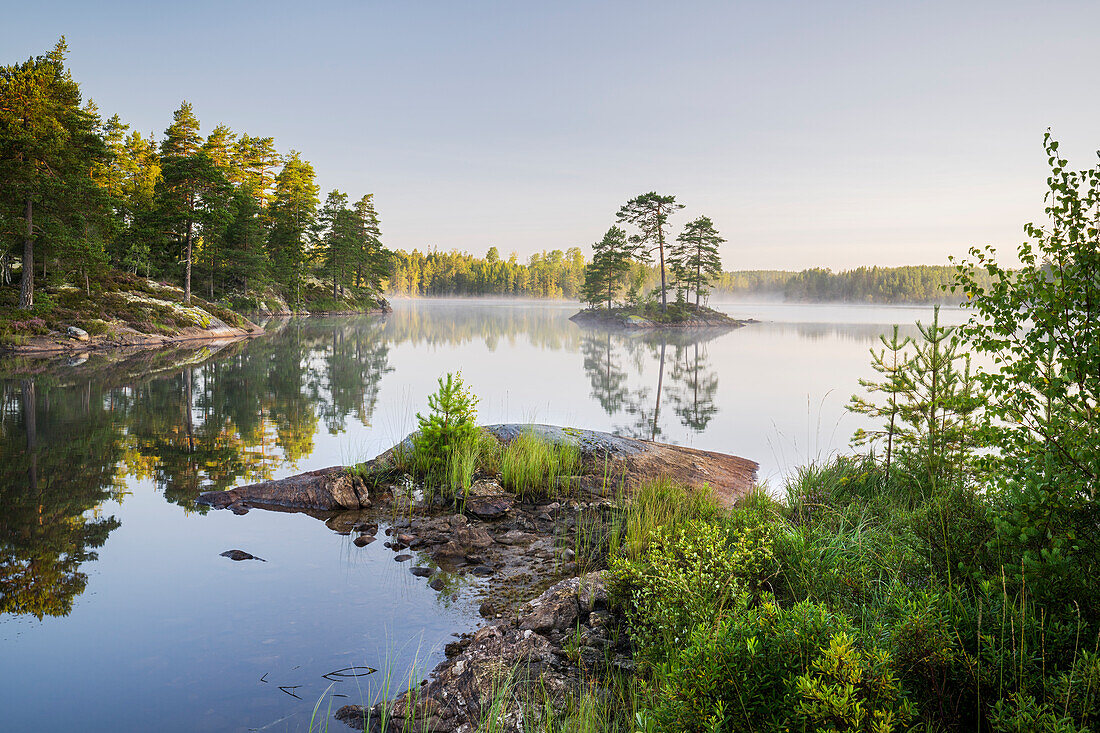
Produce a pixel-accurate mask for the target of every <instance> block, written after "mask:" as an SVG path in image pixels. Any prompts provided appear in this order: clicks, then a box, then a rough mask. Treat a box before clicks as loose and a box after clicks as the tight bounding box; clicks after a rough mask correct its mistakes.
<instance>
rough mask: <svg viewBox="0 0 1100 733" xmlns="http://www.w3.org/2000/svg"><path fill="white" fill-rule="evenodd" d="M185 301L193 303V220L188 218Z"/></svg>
mask: <svg viewBox="0 0 1100 733" xmlns="http://www.w3.org/2000/svg"><path fill="white" fill-rule="evenodd" d="M183 302H184V304H185V305H191V220H190V219H188V220H187V270H186V272H185V274H184V276H183Z"/></svg>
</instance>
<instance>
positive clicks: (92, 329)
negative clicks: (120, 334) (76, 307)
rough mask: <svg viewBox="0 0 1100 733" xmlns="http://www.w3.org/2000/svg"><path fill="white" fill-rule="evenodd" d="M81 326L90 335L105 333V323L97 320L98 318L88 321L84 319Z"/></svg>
mask: <svg viewBox="0 0 1100 733" xmlns="http://www.w3.org/2000/svg"><path fill="white" fill-rule="evenodd" d="M83 328H84V330H85V331H87V332H88V334H89V335H91V336H99V335H100V334H104V333H107V323H106V322H105V321H101V320H99V319H98V318H95V319H92V320H90V321H85V322H84V324H83Z"/></svg>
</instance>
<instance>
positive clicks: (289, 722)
mask: <svg viewBox="0 0 1100 733" xmlns="http://www.w3.org/2000/svg"><path fill="white" fill-rule="evenodd" d="M718 307H720V308H721V309H722V310H725V311H727V312H729V313H731V314H732V315H734V316H736V317H753V318H756V319H758V320H760V321H762V322H761V323H758V324H753V325H750V326H747V327H745V328H741V329H737V330H733V331H729V332H725V333H715V332H707V333H694V334H686V333H684V334H673V335H671V336H668V337H662V336H660V335H658V334H633V335H631V334H623V333H608V332H606V331H598V330H592V331H586V330H582V329H581V328H579V327H577V326H575V325H574V324H573V323H571V322H570V321H569V320H568V316H569V315H570V314H571V313H573V312H574V311H575V306H572V305H569V304H544V303H534V304H533V303H530V302H506V301H497V302H492V301H452V302H447V301H416V302H409V301H399V302H398V303H396V304H395V310H394V313H392V314H391V315H389V316H388V317H386V318H378V317H343V318H331V319H305V320H295V321H289V322H285V323H272V324H269V330H270V331H272V332H273V333H272V334H271V335H269V336H265V337H263V338H260V339H256V340H253V341H248V342H242V343H237V344H231V345H228V346H225V347H223V348H220V349H219V348H217V347H204V348H202V349H199V350H197V351H188V350H171V349H169V350H160V351H157V352H154V353H146V354H139V355H136V356H131V357H128V358H122V357H119V356H118V355H112V356H110V357H107V358H106V359H104V358H103V357H98V356H93V357H91V358H89V359H88V360H87V361H83V360H82V359H80V358H78V359H73V360H70V363H62V364H52V365H44V364H42V363H38V362H28V361H8V362H6V363H0V373H3V374H7V375H9V378H7V379H4V380H3V381H2V382H0V611H2V612H0V710H3V711H4V713H3V719H4V720H3V726H2V727H3V728H4V729H9V730H54V729H57V730H60V729H67V728H79V729H82V730H86V731H99V730H104V731H106V730H119V729H125V730H130V729H152V728H156V729H158V730H163V731H173V730H179V731H186V730H204V731H222V730H280V731H282V730H288V731H291V730H307V729H308V728H309V722H310V717H311V715H312V713H313V710H314V706H315V705H317V704H318V702H319V704H320V712H319V713H318V716H319V717H320V718H321V719H326V718H329V717H330V715H328V714H326V711H327V710H328V709H329V708H330V706H331V709H333V710H335V708H336V707H338V706H340V705H342V704H346V703H348V702H370V701H371V700H372V698H374V697H375V696H377V695H378V694H379V692H380V688H381V687H382V685H383V680H384V678H385V674H386V670H389V671H390V676H391V678H397V681H394V682H393V683H392V686H393V689H397V688H399V687H400V680H401V679H406V680H407V679H408V675H409V674H410V669H414V668H419V669H421V670H424V669H427V668H430V667H431V666H434V664H435V663H436V662H437V661H438V660H439V659H440V658H441V657H442V651H441V650H442V646H443V644H445V643H446V642H447V641H448V640H449V639H450V638H451V634H452V633H453V632H456V631H459V630H464V629H468V628H470V627H471V626H472V625H473V624H474V623H475V620H474V619H475V617H476V614H475V613H474V612H473V610H472V609H471V608H470V607H469V604H468V603H466V602H464V598H461V597H460V598H459V599H458V600H457V601H454V602H452V601H451V600H450V596H449V595H446V594H445V595H440V594H437V593H435V592H434V591H432V590H430V589H428V588H427V587H426V585H425V581H424V580H423V579H420V578H416V577H414V576H412V575H411V574H410V573H409V567H408V565H407V564H402V563H395V562H394V561H393V553H392V552H391V551H390V550H387V549H385V548H384V547H382V542H381V541H379V542H376V543H374V544H372V545H369V546H367V547H366V548H362V549H360V548H356V547H354V546H353V545H352V544H351V542H350V538H349V537H347V536H342V535H339V534H336V533H334V532H333V531H331V530H330V529H329V528H328V527H326V525H325V524H324V523H322V522H320V521H318V520H317V519H314V518H312V517H309V516H306V515H302V514H283V513H274V512H263V511H258V510H257V511H252V512H251V513H249V514H248V515H246V516H235V515H233V514H230V513H228V512H209V513H202V512H198V511H196V510H195V508H194V499H195V497H196V496H197V495H198V493H199V492H200V491H205V490H209V489H214V488H228V487H230V486H233V485H240V484H243V483H248V482H250V481H255V480H260V479H264V478H273V477H274V478H277V477H282V476H287V475H291V474H294V473H297V472H300V471H305V470H311V469H315V468H321V467H324V466H329V465H333V464H342V463H349V462H352V461H356V460H361V459H364V458H369V457H371V456H373V455H375V454H377V453H378V452H380V451H382V450H384V449H385V448H388V447H389V446H390V445H392V444H393V443H394V442H396V441H397V440H399V439H400V438H401V437H403V436H404V435H405V434H407V433H408V432H409V431H411V430H412V429H413V427H414V426H415V422H416V417H415V414H416V412H417V411H418V410H424V409H425V407H426V395H427V394H428V393H429V392H431V391H432V390H433V389H434V387H435V380H436V379H437V378H438V377H439V376H440V375H441V374H443V373H445V372H447V371H457V370H461V371H462V374H463V377H464V378H465V379H466V381H467V382H468V383H469V384H470V386H471V387H472V388H473V390H474V391H475V392H476V393H477V394H478V395H480V397H481V402H480V404H479V405H478V409H479V416H478V417H479V421H480V422H483V423H492V422H545V423H554V424H564V425H575V426H579V427H586V428H593V429H597V430H612V431H615V432H619V433H623V434H629V435H634V436H637V437H644V438H652V439H656V440H661V441H665V442H672V443H678V444H683V445H692V446H695V447H699V448H705V449H710V450H719V451H723V452H729V453H734V454H737V455H741V456H744V457H747V458H751V459H753V460H756V461H758V462H759V463H760V478H761V479H762V480H764V481H767V482H769V484H770V485H771V486H772V488H773V490H778V488H777V487H778V486H779V485H780V484H781V483H782V478H783V476H784V475H785V474H787V473H789V472H790V471H791V470H793V469H794V468H795V467H797V466H799V465H802V464H803V463H805V462H807V461H809V460H814V459H818V458H823V457H825V456H827V455H829V454H830V453H833V452H835V451H838V450H844V449H845V447H846V445H847V442H848V438H849V437H850V435H851V434H852V432H853V431H854V430H855V429H856V428H857V427H859V426H860V424H861V422H860V419H859V418H858V417H857V416H853V415H849V414H847V413H846V412H845V410H844V405H845V403H846V402H847V400H848V397H849V396H850V395H851V394H852V393H853V392H855V391H857V389H858V384H857V380H858V378H860V377H871V376H873V372H872V370H871V368H870V366H869V360H868V354H867V350H868V347H871V346H873V345H874V344H875V343H877V338H878V334H879V333H881V332H883V331H884V330H886V329H888V328H889V324H891V323H912V322H913V321H914V320H916V319H922V320H925V321H927V320H930V319H931V308H924V307H920V308H904V307H891V308H884V307H870V306H835V305H831V306H807V305H786V304H718ZM961 319H962V314H961V313H960V312H959V311H947V310H945V311H944V314H943V317H942V320H943V321H946V322H949V323H957V322H959V321H960V320H961ZM234 548H239V549H243V550H246V551H248V552H250V553H253V554H254V555H257V556H259V557H262V558H264V559H265V560H266V562H258V561H243V562H233V561H231V560H229V559H227V558H224V557H221V556H220V555H219V553H221V552H222V551H224V550H228V549H234ZM352 666H366V667H371V668H377V669H378V670H380V671H379V672H376V673H374V674H370V675H367V676H363V677H339V676H337V677H335V678H332V677H330V678H328V679H326V678H325V677H324V675H325V674H327V673H330V672H332V671H334V670H338V669H342V668H346V667H352ZM333 679H334V680H336V681H332V680H333ZM280 688H281V689H280ZM344 695H346V696H347V697H342V696H344ZM336 725H339V724H336Z"/></svg>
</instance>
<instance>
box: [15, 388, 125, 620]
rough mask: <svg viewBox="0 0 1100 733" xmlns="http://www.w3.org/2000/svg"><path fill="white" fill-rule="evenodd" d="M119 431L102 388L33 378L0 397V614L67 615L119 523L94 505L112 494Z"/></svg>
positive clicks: (115, 489)
mask: <svg viewBox="0 0 1100 733" xmlns="http://www.w3.org/2000/svg"><path fill="white" fill-rule="evenodd" d="M121 455H122V436H121V432H120V431H119V430H118V427H117V425H115V424H114V422H113V421H112V420H111V419H110V412H109V411H108V410H107V409H106V408H105V407H104V401H103V393H102V391H101V390H99V389H97V388H96V387H95V386H94V385H92V384H90V383H87V384H84V385H82V386H81V387H80V388H79V389H78V390H77V391H76V393H75V394H58V393H57V392H56V391H55V390H51V389H49V388H44V389H41V390H40V389H39V388H38V386H37V385H36V384H35V380H33V379H24V380H22V381H21V382H20V383H19V385H18V388H17V389H16V388H15V387H14V385H12V384H5V385H4V387H3V393H2V397H0V507H2V509H3V510H2V511H0V540H2V541H0V612H2V613H12V614H27V615H31V616H35V617H36V618H38V619H41V618H43V617H44V616H67V615H68V614H69V612H70V611H71V610H72V605H73V599H74V598H75V597H76V596H78V595H80V594H81V593H82V592H83V591H84V588H85V586H86V585H87V583H88V578H87V575H86V574H85V573H83V572H81V570H80V567H81V564H82V563H84V562H86V561H88V560H94V559H95V558H96V552H95V550H96V548H99V547H102V546H103V544H104V543H105V542H106V541H107V535H109V534H110V533H111V531H112V530H114V529H116V528H117V527H118V526H119V523H118V520H116V519H115V518H114V517H99V516H98V515H97V513H96V512H94V510H95V509H96V508H97V507H99V506H100V505H101V504H102V503H103V502H104V501H107V500H108V499H111V498H115V497H117V496H118V494H119V492H120V487H119V486H118V485H117V483H116V482H115V475H116V468H115V466H116V464H117V463H118V461H119V459H120V457H121Z"/></svg>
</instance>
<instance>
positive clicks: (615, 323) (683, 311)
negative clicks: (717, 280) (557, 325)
mask: <svg viewBox="0 0 1100 733" xmlns="http://www.w3.org/2000/svg"><path fill="white" fill-rule="evenodd" d="M569 320H571V321H573V322H574V323H577V324H579V325H581V326H604V327H611V328H626V329H647V328H656V329H664V328H721V329H730V328H740V327H741V326H744V325H746V324H748V323H753V322H754V321H753V320H752V319H751V318H750V319H745V320H739V319H737V318H733V317H731V316H729V315H727V314H725V313H722V312H721V311H716V310H714V309H713V308H708V307H706V306H705V305H695V304H694V303H669V304H668V308H667V309H665V310H661V306H660V304H658V303H655V302H651V303H643V304H641V305H637V306H632V305H622V306H618V307H612V308H602V307H595V308H585V309H584V310H582V311H580V312H579V313H576V314H574V315H573V316H571V317H570V318H569Z"/></svg>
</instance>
